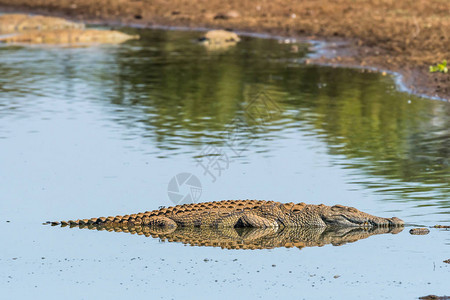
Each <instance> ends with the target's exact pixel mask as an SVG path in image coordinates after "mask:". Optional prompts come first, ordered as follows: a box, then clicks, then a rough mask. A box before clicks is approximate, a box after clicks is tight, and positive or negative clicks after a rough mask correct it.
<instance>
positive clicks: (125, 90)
mask: <svg viewBox="0 0 450 300" xmlns="http://www.w3.org/2000/svg"><path fill="white" fill-rule="evenodd" d="M128 30H129V31H132V30H131V29H128ZM139 34H140V35H141V36H142V39H141V40H140V41H130V42H127V43H126V44H123V45H120V46H99V47H85V48H62V47H22V46H2V47H0V74H1V76H0V191H1V197H2V201H1V202H0V232H1V240H2V243H1V245H2V246H1V248H2V251H1V254H0V266H1V270H2V271H1V272H0V287H1V290H2V292H3V295H5V296H8V298H24V297H33V298H46V299H48V298H50V299H53V298H56V297H68V298H73V299H80V298H82V299H91V298H94V297H100V298H106V297H109V298H112V299H115V298H119V297H124V296H125V297H129V296H132V297H133V296H134V297H136V296H151V297H154V298H165V299H172V298H173V299H179V298H193V297H196V298H204V299H207V298H211V297H212V296H213V297H215V298H219V299H221V298H229V297H247V298H264V299H270V298H274V297H287V296H294V297H295V298H298V299H323V298H328V299H336V298H343V297H348V298H360V297H363V296H364V297H365V298H366V299H389V298H399V299H412V298H416V297H418V296H423V295H427V294H441V295H443V294H446V293H447V294H449V293H450V290H449V289H448V280H449V279H450V278H449V270H450V265H448V264H445V263H443V260H445V259H449V258H450V257H449V251H448V250H449V245H450V232H449V231H445V230H437V229H432V230H431V233H430V234H429V235H426V236H412V235H409V233H408V230H409V227H406V228H405V230H403V231H402V232H400V233H398V234H395V235H392V234H383V235H376V236H372V237H369V238H367V239H363V240H359V241H357V242H354V243H348V244H345V245H342V246H339V247H334V246H332V245H325V246H323V247H311V248H303V249H302V250H299V249H297V248H290V249H287V248H275V249H271V250H268V249H264V250H226V249H221V248H215V247H186V246H184V245H183V244H181V243H167V242H166V243H162V242H159V240H158V239H154V238H150V237H149V238H146V237H142V236H136V235H130V234H119V233H107V232H96V231H89V230H73V229H72V230H69V229H67V228H55V227H49V226H41V223H42V222H44V221H47V220H65V219H74V218H75V219H77V218H85V217H94V216H107V215H117V214H126V213H132V212H138V211H146V210H151V209H156V208H158V207H159V206H170V205H173V201H175V202H176V201H183V199H181V198H180V197H178V198H177V196H181V197H182V196H185V195H191V196H192V197H193V198H194V200H196V201H213V200H222V199H270V200H276V201H281V202H290V201H293V202H301V201H304V202H307V203H314V204H319V203H324V204H327V205H333V204H336V203H339V204H343V205H349V206H354V207H357V208H358V209H360V210H362V211H365V212H368V213H371V214H374V215H379V216H384V217H391V216H394V215H395V216H397V217H399V218H402V219H404V220H405V221H406V222H407V223H408V224H420V225H427V226H431V225H434V224H444V225H449V224H450V218H449V213H450V201H449V194H450V188H449V152H448V151H449V150H448V149H450V131H449V129H448V128H449V120H450V118H449V111H450V106H449V104H448V103H444V102H439V101H431V100H427V99H422V98H418V97H414V96H411V95H408V94H405V93H400V92H397V91H396V88H395V86H394V83H393V82H394V81H393V80H392V78H390V77H383V76H381V75H380V74H375V73H363V72H361V71H358V70H351V69H334V68H327V67H316V66H308V65H304V64H302V59H304V58H305V56H306V55H308V53H307V48H306V46H304V45H298V47H297V49H296V48H295V47H294V48H293V47H292V45H290V44H282V43H279V42H278V41H277V40H269V39H256V38H244V39H243V41H242V42H241V43H239V44H238V45H237V46H236V47H232V48H229V49H227V50H223V51H210V50H207V49H206V48H204V47H203V46H202V45H198V44H196V43H195V42H194V40H195V39H196V38H197V37H198V36H199V33H196V32H177V31H162V30H142V31H140V32H139ZM179 173H188V174H192V175H194V176H195V177H197V178H198V180H199V182H200V184H201V188H200V187H199V184H198V183H196V182H194V183H193V184H192V185H191V186H187V185H183V186H181V187H180V191H179V192H178V193H177V192H176V191H174V187H173V185H172V186H168V184H169V182H170V181H171V179H172V178H173V177H174V176H175V175H177V174H179ZM180 178H181V177H178V179H180ZM168 189H170V190H171V192H172V193H171V194H170V197H171V198H169V194H168ZM187 200H188V199H184V201H187ZM335 277H336V278H335ZM69 290H70V294H69V295H68V292H67V291H69Z"/></svg>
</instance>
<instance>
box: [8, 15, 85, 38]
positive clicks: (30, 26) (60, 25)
mask: <svg viewBox="0 0 450 300" xmlns="http://www.w3.org/2000/svg"><path fill="white" fill-rule="evenodd" d="M69 28H74V29H83V28H84V24H81V23H75V22H70V21H67V20H64V19H62V18H55V17H46V16H30V15H24V14H9V15H1V16H0V33H1V34H6V33H14V32H24V31H32V30H50V29H69Z"/></svg>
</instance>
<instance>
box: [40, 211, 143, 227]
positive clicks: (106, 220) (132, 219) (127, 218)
mask: <svg viewBox="0 0 450 300" xmlns="http://www.w3.org/2000/svg"><path fill="white" fill-rule="evenodd" d="M151 213H152V212H148V211H147V212H145V213H138V214H132V215H124V216H115V217H113V216H109V217H99V218H91V219H79V220H69V221H54V222H47V223H44V224H46V225H52V226H58V225H61V226H62V227H65V226H80V225H101V224H110V223H113V224H126V223H130V225H135V224H136V225H140V224H142V222H143V221H142V220H143V218H145V217H148V216H149V215H150V214H151Z"/></svg>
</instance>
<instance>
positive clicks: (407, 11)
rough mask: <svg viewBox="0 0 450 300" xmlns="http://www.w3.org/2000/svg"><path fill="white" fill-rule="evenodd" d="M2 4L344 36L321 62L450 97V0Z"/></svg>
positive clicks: (115, 18)
mask: <svg viewBox="0 0 450 300" xmlns="http://www.w3.org/2000/svg"><path fill="white" fill-rule="evenodd" d="M0 10H1V11H33V12H38V13H44V14H48V15H59V16H61V15H62V16H65V17H69V18H71V19H77V20H83V21H87V22H102V23H109V24H111V23H117V22H119V23H121V24H138V25H144V26H148V25H171V26H188V27H208V28H229V29H233V30H241V31H250V32H261V33H270V34H277V35H283V36H293V37H303V38H310V39H324V40H328V41H336V42H341V41H345V42H346V43H345V44H344V45H342V43H330V44H329V45H330V47H332V48H333V47H334V49H332V50H335V52H334V51H331V52H329V53H334V55H333V56H331V57H319V58H317V59H315V62H318V63H325V64H335V65H344V66H355V65H358V66H372V67H376V68H379V69H383V70H391V71H396V72H400V73H401V74H402V75H403V78H404V84H405V86H406V87H408V88H410V89H411V90H413V91H414V92H416V93H421V94H422V93H423V94H427V95H430V96H439V97H441V98H444V99H446V100H447V101H450V73H448V74H444V73H429V71H428V67H429V65H431V64H436V63H438V62H441V61H442V60H444V59H447V60H448V61H449V62H450V1H449V0H302V1H288V0H271V1H267V0H229V1H227V2H226V3H224V2H223V1H219V0H171V1H167V0H96V1H91V0H0ZM334 45H335V46H334Z"/></svg>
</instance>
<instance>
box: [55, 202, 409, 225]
mask: <svg viewBox="0 0 450 300" xmlns="http://www.w3.org/2000/svg"><path fill="white" fill-rule="evenodd" d="M114 223H115V224H121V225H126V226H136V225H139V226H140V225H142V226H149V227H163V228H177V227H204V228H205V227H206V228H232V227H234V228H238V227H254V228H283V227H359V228H374V227H403V226H404V222H403V221H402V220H400V219H398V218H395V217H393V218H380V217H376V216H372V215H369V214H367V213H364V212H361V211H359V210H357V209H356V208H353V207H346V206H342V205H335V206H326V205H323V204H321V205H313V204H310V205H307V204H305V203H298V204H294V203H280V202H274V201H264V200H225V201H217V202H204V203H196V204H185V205H177V206H174V207H168V208H161V209H159V210H153V211H148V212H145V213H138V214H132V215H124V216H116V217H113V216H111V217H100V218H92V219H84V220H76V221H67V222H66V221H62V222H52V224H53V225H58V224H61V225H63V226H67V225H72V226H73V225H75V226H78V225H92V224H97V225H98V224H106V225H109V224H114Z"/></svg>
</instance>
